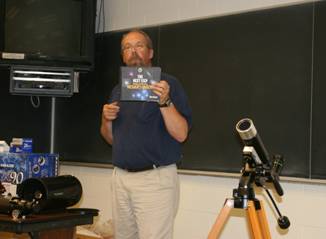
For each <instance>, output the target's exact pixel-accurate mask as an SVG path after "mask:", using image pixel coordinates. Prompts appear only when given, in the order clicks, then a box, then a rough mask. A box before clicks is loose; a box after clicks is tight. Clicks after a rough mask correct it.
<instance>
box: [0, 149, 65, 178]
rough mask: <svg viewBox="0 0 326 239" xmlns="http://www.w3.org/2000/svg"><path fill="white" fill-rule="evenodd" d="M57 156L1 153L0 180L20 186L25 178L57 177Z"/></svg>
mask: <svg viewBox="0 0 326 239" xmlns="http://www.w3.org/2000/svg"><path fill="white" fill-rule="evenodd" d="M58 164H59V155H58V154H43V153H2V154H0V180H1V182H7V183H12V184H20V183H21V182H23V181H24V180H25V179H27V178H41V177H54V176H57V175H58Z"/></svg>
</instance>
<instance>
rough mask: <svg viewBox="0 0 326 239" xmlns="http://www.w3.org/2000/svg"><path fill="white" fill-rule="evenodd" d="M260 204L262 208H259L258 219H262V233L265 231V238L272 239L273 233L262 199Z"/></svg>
mask: <svg viewBox="0 0 326 239" xmlns="http://www.w3.org/2000/svg"><path fill="white" fill-rule="evenodd" d="M259 204H260V209H259V210H258V209H257V216H258V219H259V221H260V227H261V229H262V233H263V236H264V237H263V238H264V239H271V234H270V231H269V226H268V222H267V217H266V213H265V209H264V205H263V202H262V201H259Z"/></svg>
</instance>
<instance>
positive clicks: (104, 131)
mask: <svg viewBox="0 0 326 239" xmlns="http://www.w3.org/2000/svg"><path fill="white" fill-rule="evenodd" d="M101 135H102V136H103V138H104V139H105V141H106V142H108V143H109V144H111V145H112V143H113V135H112V121H110V120H105V119H104V118H103V117H102V123H101Z"/></svg>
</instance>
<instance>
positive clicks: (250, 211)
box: [247, 200, 267, 239]
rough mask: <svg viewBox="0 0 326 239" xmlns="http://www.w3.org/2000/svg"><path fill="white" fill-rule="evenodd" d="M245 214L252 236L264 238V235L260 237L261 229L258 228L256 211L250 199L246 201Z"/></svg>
mask: <svg viewBox="0 0 326 239" xmlns="http://www.w3.org/2000/svg"><path fill="white" fill-rule="evenodd" d="M247 216H248V220H249V225H250V229H251V235H252V238H253V239H265V238H264V237H262V231H261V228H260V223H259V221H258V215H257V212H256V208H255V204H254V202H253V201H252V200H249V202H248V208H247ZM266 239H267V238H266Z"/></svg>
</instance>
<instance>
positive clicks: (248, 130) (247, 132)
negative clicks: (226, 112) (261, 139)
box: [235, 118, 257, 140]
mask: <svg viewBox="0 0 326 239" xmlns="http://www.w3.org/2000/svg"><path fill="white" fill-rule="evenodd" d="M235 128H236V130H237V131H238V133H239V135H240V137H241V139H243V140H250V139H253V138H254V137H256V135H257V130H256V128H255V126H254V123H253V122H252V120H251V119H249V118H245V119H242V120H240V121H239V122H238V123H237V124H236V126H235Z"/></svg>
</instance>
